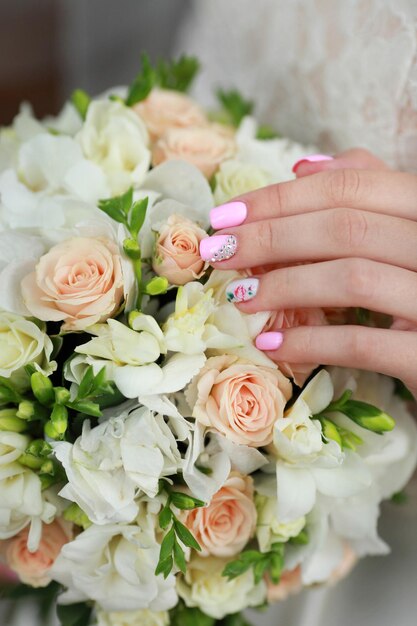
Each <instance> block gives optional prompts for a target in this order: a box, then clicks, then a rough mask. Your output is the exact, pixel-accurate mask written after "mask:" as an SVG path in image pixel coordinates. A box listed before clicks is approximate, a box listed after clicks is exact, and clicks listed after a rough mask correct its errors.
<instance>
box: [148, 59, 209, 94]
mask: <svg viewBox="0 0 417 626" xmlns="http://www.w3.org/2000/svg"><path fill="white" fill-rule="evenodd" d="M199 69H200V63H199V61H198V59H197V58H196V57H191V56H182V57H180V58H179V59H178V60H177V61H171V62H170V63H167V62H165V61H159V62H158V64H157V66H156V80H157V82H158V85H159V86H160V87H162V88H163V89H174V90H176V91H188V89H189V88H190V86H191V84H192V82H193V80H194V78H195V77H196V75H197V73H198V71H199Z"/></svg>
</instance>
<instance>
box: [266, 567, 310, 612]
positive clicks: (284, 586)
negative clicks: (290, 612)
mask: <svg viewBox="0 0 417 626" xmlns="http://www.w3.org/2000/svg"><path fill="white" fill-rule="evenodd" d="M266 587H267V599H268V602H269V603H272V602H281V600H285V599H286V598H288V596H289V595H292V594H294V593H298V592H299V591H301V589H302V587H303V585H302V582H301V568H300V566H298V567H296V568H295V569H293V570H287V571H285V572H283V573H282V576H281V580H280V581H279V583H278V584H277V585H275V584H274V583H273V582H272V581H271V579H270V578H268V577H267V578H266Z"/></svg>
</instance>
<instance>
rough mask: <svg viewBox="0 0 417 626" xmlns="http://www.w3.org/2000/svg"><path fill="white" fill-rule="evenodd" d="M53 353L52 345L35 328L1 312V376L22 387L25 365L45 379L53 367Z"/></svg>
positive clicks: (45, 335)
mask: <svg viewBox="0 0 417 626" xmlns="http://www.w3.org/2000/svg"><path fill="white" fill-rule="evenodd" d="M52 350H53V345H52V341H51V340H50V338H49V337H48V335H47V334H46V333H45V332H43V331H42V330H41V328H40V327H39V326H38V325H37V324H35V323H34V322H31V321H30V320H26V319H25V318H23V317H20V316H19V315H14V314H13V313H7V312H6V311H1V310H0V376H4V378H11V379H12V381H13V382H15V383H17V384H25V383H26V382H27V375H26V374H25V372H24V370H23V368H24V366H25V365H28V363H33V364H34V365H35V367H36V368H37V369H38V371H41V372H43V373H44V374H46V375H48V374H50V373H51V372H52V371H53V370H54V369H55V367H56V363H55V362H54V361H53V362H51V363H50V362H49V359H50V356H51V354H52Z"/></svg>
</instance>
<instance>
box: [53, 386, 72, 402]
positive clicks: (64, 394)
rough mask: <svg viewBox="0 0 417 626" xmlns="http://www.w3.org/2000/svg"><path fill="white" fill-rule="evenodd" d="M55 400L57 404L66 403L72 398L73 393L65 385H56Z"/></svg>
mask: <svg viewBox="0 0 417 626" xmlns="http://www.w3.org/2000/svg"><path fill="white" fill-rule="evenodd" d="M54 392H55V402H56V403H57V404H66V403H67V402H69V401H70V400H71V394H70V392H69V390H68V389H65V387H55V389H54Z"/></svg>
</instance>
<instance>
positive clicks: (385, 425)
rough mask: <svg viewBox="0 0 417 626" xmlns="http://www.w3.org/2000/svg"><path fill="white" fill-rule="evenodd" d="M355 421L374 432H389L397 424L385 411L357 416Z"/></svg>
mask: <svg viewBox="0 0 417 626" xmlns="http://www.w3.org/2000/svg"><path fill="white" fill-rule="evenodd" d="M355 422H356V423H357V424H358V425H359V426H362V428H366V429H367V430H371V431H372V432H374V433H384V432H388V431H390V430H392V429H393V428H394V426H395V420H394V419H393V418H392V417H391V416H390V415H388V413H384V412H383V411H381V413H379V415H374V416H365V417H357V418H356V419H355Z"/></svg>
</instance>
